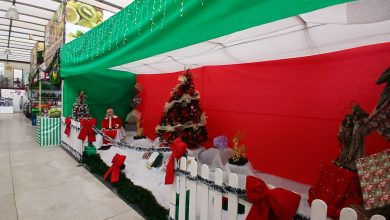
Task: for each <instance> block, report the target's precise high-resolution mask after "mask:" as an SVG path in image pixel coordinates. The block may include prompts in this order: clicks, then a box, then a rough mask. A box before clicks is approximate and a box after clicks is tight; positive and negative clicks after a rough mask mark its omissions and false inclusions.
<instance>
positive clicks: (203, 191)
mask: <svg viewBox="0 0 390 220" xmlns="http://www.w3.org/2000/svg"><path fill="white" fill-rule="evenodd" d="M61 120H62V122H64V121H65V118H64V117H62V118H61ZM71 121H72V122H71V125H73V126H71V131H70V135H69V137H68V136H67V135H66V134H64V131H65V128H66V125H65V123H61V142H62V143H61V144H62V145H63V146H64V147H65V148H66V149H67V150H68V151H69V152H70V153H72V154H73V155H74V156H75V157H76V158H77V159H78V160H81V159H82V154H83V151H84V146H85V145H87V144H88V143H87V142H85V141H84V142H83V141H81V140H80V139H78V138H77V137H78V135H79V133H80V130H78V129H76V128H80V122H77V121H74V120H71ZM176 166H177V164H175V168H176ZM179 169H180V170H182V171H187V172H189V174H190V176H191V177H193V178H196V177H197V176H198V175H200V176H201V177H202V178H203V179H206V180H211V178H210V170H209V167H208V166H207V165H206V164H203V165H202V166H201V169H200V172H199V171H198V164H197V162H196V161H195V160H190V162H187V159H186V158H185V157H182V158H181V159H180V162H179ZM223 176H224V175H223V171H222V170H221V169H219V168H217V169H215V172H214V180H212V181H213V182H214V184H215V185H217V186H222V185H223V182H224V181H223V179H224V178H223ZM227 185H229V186H230V187H232V188H238V175H237V174H235V173H230V174H229V177H228V183H227ZM268 187H269V188H274V186H272V185H269V184H268ZM175 189H176V190H172V194H171V202H170V209H169V217H170V218H171V219H176V220H186V215H187V216H188V220H196V219H200V220H208V219H213V220H221V219H223V220H225V219H227V220H241V219H244V217H243V216H246V215H247V214H248V212H249V208H250V207H251V204H250V203H249V202H248V201H246V200H243V199H241V198H239V197H238V196H237V195H236V194H233V193H230V192H229V193H227V195H224V194H222V193H220V192H218V191H215V190H213V189H212V188H210V187H209V186H208V185H206V184H202V183H199V182H196V181H191V180H189V179H187V177H186V176H184V175H176V176H175ZM187 191H189V204H188V208H186V200H187V198H186V197H187ZM176 195H179V204H176ZM197 196H199V198H197ZM223 196H225V197H227V199H228V208H227V212H223V211H222V197H223ZM199 201H200V202H199ZM239 203H240V204H242V205H244V206H245V213H244V214H242V215H238V204H239ZM177 207H179V208H178V216H177V217H176V208H177ZM186 210H188V213H186ZM326 212H327V205H326V203H325V202H324V201H322V200H319V199H316V200H314V201H313V202H312V205H311V212H310V216H309V217H310V219H311V220H326V219H327V216H326ZM340 220H357V213H356V211H354V210H353V209H351V208H348V207H346V208H343V209H342V210H341V213H340ZM371 220H386V218H385V217H383V216H381V215H374V216H372V217H371Z"/></svg>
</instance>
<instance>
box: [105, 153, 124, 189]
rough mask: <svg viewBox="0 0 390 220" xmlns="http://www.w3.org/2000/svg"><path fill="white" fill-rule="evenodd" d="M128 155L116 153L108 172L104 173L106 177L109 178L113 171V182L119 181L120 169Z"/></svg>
mask: <svg viewBox="0 0 390 220" xmlns="http://www.w3.org/2000/svg"><path fill="white" fill-rule="evenodd" d="M125 160H126V156H125V155H121V154H115V156H114V157H113V158H112V161H111V162H112V165H111V167H110V169H108V170H107V172H106V174H104V179H107V177H108V175H110V173H111V180H110V181H111V183H115V182H118V181H119V171H120V168H121V166H122V165H123V164H124V163H125Z"/></svg>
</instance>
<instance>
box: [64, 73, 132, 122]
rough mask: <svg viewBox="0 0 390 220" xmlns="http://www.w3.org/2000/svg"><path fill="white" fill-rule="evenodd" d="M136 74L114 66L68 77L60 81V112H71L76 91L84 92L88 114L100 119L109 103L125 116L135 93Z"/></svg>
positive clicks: (69, 113) (123, 117)
mask: <svg viewBox="0 0 390 220" xmlns="http://www.w3.org/2000/svg"><path fill="white" fill-rule="evenodd" d="M134 85H135V74H133V73H129V72H120V71H114V70H104V71H99V72H87V73H85V74H84V75H79V76H74V77H68V78H65V79H64V84H63V115H64V116H65V117H66V116H71V115H72V110H73V103H74V102H75V101H76V97H77V96H78V94H79V92H80V91H81V90H83V91H84V92H85V94H86V96H87V97H86V102H87V104H88V107H89V111H90V113H91V115H92V116H93V117H94V118H96V119H97V120H98V126H99V127H100V121H101V119H103V117H105V114H106V109H107V107H109V106H112V107H113V109H114V110H115V114H116V115H118V116H120V117H121V118H122V120H124V119H125V117H126V115H127V113H129V111H130V110H131V109H130V106H129V103H130V102H131V100H132V98H133V96H134Z"/></svg>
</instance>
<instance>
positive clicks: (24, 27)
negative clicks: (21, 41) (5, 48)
mask: <svg viewBox="0 0 390 220" xmlns="http://www.w3.org/2000/svg"><path fill="white" fill-rule="evenodd" d="M0 26H7V25H3V24H0ZM12 26H13V27H15V28H21V29H25V30H30V31H36V32H42V33H44V31H41V30H36V29H31V28H25V27H18V26H16V25H15V24H12ZM0 30H5V29H4V28H0Z"/></svg>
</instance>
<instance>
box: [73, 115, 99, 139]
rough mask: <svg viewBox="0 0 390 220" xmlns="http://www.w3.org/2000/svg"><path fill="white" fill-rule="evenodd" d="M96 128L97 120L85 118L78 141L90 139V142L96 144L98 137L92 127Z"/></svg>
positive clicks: (81, 122)
mask: <svg viewBox="0 0 390 220" xmlns="http://www.w3.org/2000/svg"><path fill="white" fill-rule="evenodd" d="M93 126H96V119H94V118H92V119H86V118H83V119H81V121H80V127H81V130H80V134H79V136H78V137H77V138H78V139H80V140H82V141H85V139H86V138H87V137H88V142H95V141H96V135H95V132H94V131H93V129H92V127H93Z"/></svg>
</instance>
